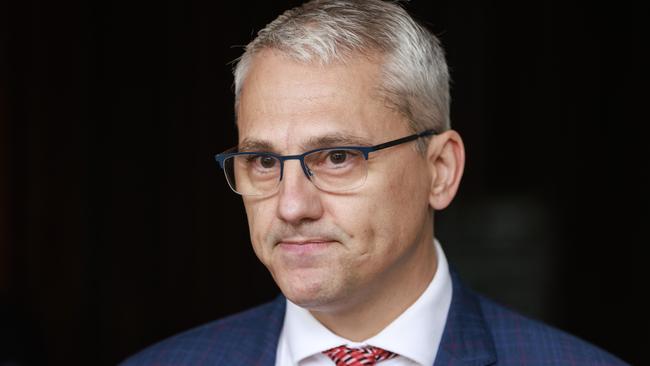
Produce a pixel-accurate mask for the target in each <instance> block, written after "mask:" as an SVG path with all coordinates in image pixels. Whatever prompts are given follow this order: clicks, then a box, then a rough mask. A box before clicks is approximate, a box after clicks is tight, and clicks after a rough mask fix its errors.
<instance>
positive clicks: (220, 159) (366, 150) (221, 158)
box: [214, 129, 438, 194]
mask: <svg viewBox="0 0 650 366" xmlns="http://www.w3.org/2000/svg"><path fill="white" fill-rule="evenodd" d="M437 134H438V133H437V132H436V131H435V130H433V129H430V130H425V131H422V132H420V133H416V134H413V135H409V136H406V137H402V138H399V139H396V140H392V141H387V142H384V143H381V144H378V145H374V146H332V147H323V148H318V149H313V150H309V151H306V152H304V153H302V154H299V155H278V154H275V153H271V152H262V151H244V152H234V151H235V150H236V149H237V146H235V147H233V148H231V149H228V150H226V151H224V152H222V153H220V154H216V155H215V156H214V159H215V160H216V161H217V163H219V166H220V167H221V169H222V170H223V171H224V173H225V171H226V167H225V161H226V160H227V159H228V158H231V157H233V156H239V155H265V156H271V157H274V158H276V159H277V160H278V161H279V162H280V179H279V181H282V177H283V175H284V162H285V161H287V160H299V161H300V166H301V167H302V171H303V172H304V173H305V176H306V177H307V179H309V180H311V177H312V176H313V173H312V172H311V170H309V167H308V166H307V164H305V156H307V155H310V154H313V153H315V152H319V151H325V150H339V149H340V150H358V151H360V152H361V153H362V154H363V158H364V159H365V160H368V154H370V153H371V152H373V151H378V150H382V149H386V148H388V147H392V146H396V145H400V144H404V143H407V142H410V141H414V140H417V139H419V138H422V137H427V136H433V135H437ZM231 151H233V152H231ZM227 178H228V176H227V175H226V180H227V181H228V185H229V186H230V188H231V189H232V190H233V191H234V192H235V193H237V194H241V193H239V192H237V191H235V189H234V188H233V187H232V185H231V183H230V181H229V180H228V179H227Z"/></svg>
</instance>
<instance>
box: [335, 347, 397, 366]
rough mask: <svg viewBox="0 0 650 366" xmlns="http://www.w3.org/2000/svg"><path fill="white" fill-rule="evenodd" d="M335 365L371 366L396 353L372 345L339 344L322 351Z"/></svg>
mask: <svg viewBox="0 0 650 366" xmlns="http://www.w3.org/2000/svg"><path fill="white" fill-rule="evenodd" d="M323 353H324V354H326V355H327V356H329V358H331V359H332V361H334V363H335V364H336V366H373V365H374V364H375V363H377V362H379V361H383V360H388V359H391V358H393V357H396V356H397V354H395V353H393V352H389V351H386V350H384V349H381V348H378V347H372V346H366V347H362V348H349V347H346V346H339V347H335V348H332V349H328V350H327V351H324V352H323Z"/></svg>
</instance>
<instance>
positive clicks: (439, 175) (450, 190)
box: [427, 130, 465, 210]
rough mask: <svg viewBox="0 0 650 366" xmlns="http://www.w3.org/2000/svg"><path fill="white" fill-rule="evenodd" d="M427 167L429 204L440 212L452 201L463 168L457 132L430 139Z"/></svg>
mask: <svg viewBox="0 0 650 366" xmlns="http://www.w3.org/2000/svg"><path fill="white" fill-rule="evenodd" d="M427 166H428V168H429V172H430V173H431V174H430V177H431V190H430V191H429V204H430V205H431V207H433V209H434V210H442V209H444V208H445V207H447V206H449V204H450V203H451V201H452V200H453V199H454V196H455V195H456V192H457V191H458V186H459V185H460V180H461V178H462V176H463V170H464V168H465V147H464V145H463V140H462V139H461V138H460V135H459V134H458V132H456V131H453V130H448V131H445V132H443V133H441V134H439V135H435V136H433V137H432V138H431V139H430V141H429V147H428V148H427Z"/></svg>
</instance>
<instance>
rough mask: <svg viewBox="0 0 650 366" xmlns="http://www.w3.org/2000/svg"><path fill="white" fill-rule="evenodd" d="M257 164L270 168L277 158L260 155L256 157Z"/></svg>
mask: <svg viewBox="0 0 650 366" xmlns="http://www.w3.org/2000/svg"><path fill="white" fill-rule="evenodd" d="M258 161H259V164H260V165H261V166H262V168H264V169H271V168H273V167H274V166H275V164H276V163H277V160H276V159H275V158H273V157H271V156H260V157H259V158H258Z"/></svg>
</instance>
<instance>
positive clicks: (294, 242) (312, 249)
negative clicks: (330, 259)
mask: <svg viewBox="0 0 650 366" xmlns="http://www.w3.org/2000/svg"><path fill="white" fill-rule="evenodd" d="M335 243H336V241H335V240H333V239H329V238H304V239H303V238H299V239H282V240H280V241H279V242H278V243H277V244H276V245H277V247H278V248H279V249H281V250H282V251H285V252H289V253H293V254H297V255H309V254H315V253H317V252H320V251H322V250H325V249H327V248H328V247H330V246H331V245H333V244H335Z"/></svg>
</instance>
